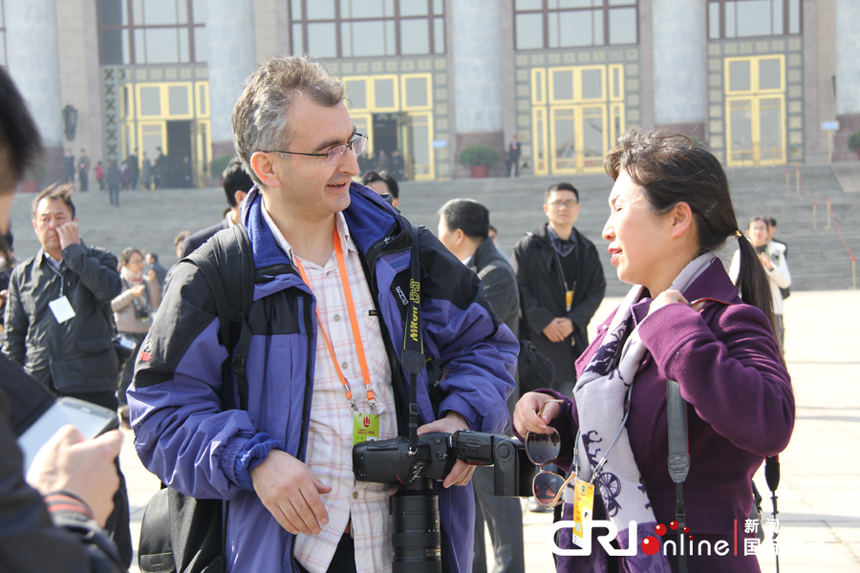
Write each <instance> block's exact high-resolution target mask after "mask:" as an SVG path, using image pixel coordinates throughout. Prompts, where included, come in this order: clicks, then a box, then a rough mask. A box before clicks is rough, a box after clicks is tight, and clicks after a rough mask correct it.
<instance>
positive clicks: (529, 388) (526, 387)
mask: <svg viewBox="0 0 860 573" xmlns="http://www.w3.org/2000/svg"><path fill="white" fill-rule="evenodd" d="M519 342H520V355H519V359H518V360H517V376H518V377H519V380H520V382H519V387H520V396H522V395H523V394H525V393H526V392H533V391H534V390H538V389H540V388H552V382H553V379H555V366H553V364H552V360H550V359H549V358H547V356H546V355H545V354H544V353H542V352H541V351H539V350H538V349H537V348H535V345H534V344H532V343H531V341H530V340H522V339H520V341H519Z"/></svg>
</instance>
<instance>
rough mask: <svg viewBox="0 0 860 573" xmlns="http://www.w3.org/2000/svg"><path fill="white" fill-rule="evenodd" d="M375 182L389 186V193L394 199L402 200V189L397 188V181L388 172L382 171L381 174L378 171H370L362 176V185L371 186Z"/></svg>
mask: <svg viewBox="0 0 860 573" xmlns="http://www.w3.org/2000/svg"><path fill="white" fill-rule="evenodd" d="M374 181H382V182H383V183H385V184H386V185H388V192H389V193H390V194H391V196H392V197H394V198H395V199H399V198H400V187H398V186H397V179H395V178H394V176H393V175H391V173H389V172H388V171H380V172H379V173H377V172H376V171H368V172H367V173H365V174H364V175H362V176H361V184H362V185H369V184H371V183H373V182H374Z"/></svg>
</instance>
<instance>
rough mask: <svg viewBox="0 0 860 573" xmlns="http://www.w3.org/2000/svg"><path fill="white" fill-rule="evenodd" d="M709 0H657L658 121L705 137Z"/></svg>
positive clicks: (654, 9)
mask: <svg viewBox="0 0 860 573" xmlns="http://www.w3.org/2000/svg"><path fill="white" fill-rule="evenodd" d="M705 8H706V6H705V2H690V1H689V0H653V2H652V11H651V16H652V19H651V22H652V30H653V32H652V33H653V46H654V48H653V54H654V123H655V124H656V125H657V126H658V127H667V128H670V129H674V130H676V131H680V132H682V133H685V134H687V135H691V136H695V137H698V138H701V139H705V136H706V132H705V120H706V118H707V102H708V90H707V76H708V74H707V41H708V40H707V31H708V25H707V18H706V12H705Z"/></svg>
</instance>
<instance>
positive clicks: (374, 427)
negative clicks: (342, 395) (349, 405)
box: [352, 412, 379, 446]
mask: <svg viewBox="0 0 860 573" xmlns="http://www.w3.org/2000/svg"><path fill="white" fill-rule="evenodd" d="M378 440H379V414H363V413H362V412H353V413H352V445H353V446H354V445H355V444H358V443H361V442H376V441H378Z"/></svg>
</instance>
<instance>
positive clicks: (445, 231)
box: [436, 215, 459, 255]
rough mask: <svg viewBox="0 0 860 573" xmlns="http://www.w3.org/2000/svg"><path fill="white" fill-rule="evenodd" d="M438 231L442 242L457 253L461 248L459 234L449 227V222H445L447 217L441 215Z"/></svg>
mask: <svg viewBox="0 0 860 573" xmlns="http://www.w3.org/2000/svg"><path fill="white" fill-rule="evenodd" d="M436 231H437V235H438V237H439V240H440V241H441V242H442V244H443V245H445V247H446V248H447V249H448V250H449V251H451V252H452V253H454V254H455V255H456V254H457V250H458V248H459V247H458V245H457V235H456V233H455V232H454V231H451V230H450V229H449V228H448V224H447V223H446V222H445V217H442V216H441V215H440V216H439V225H438V227H437V229H436Z"/></svg>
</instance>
